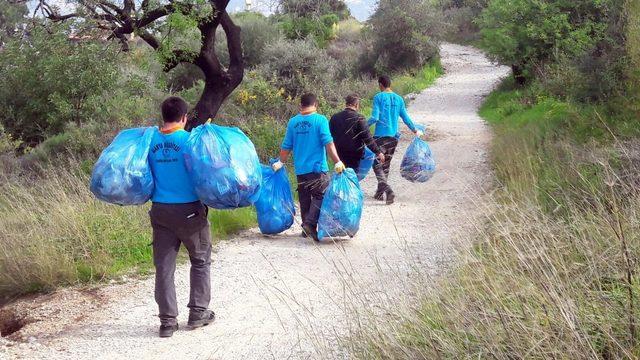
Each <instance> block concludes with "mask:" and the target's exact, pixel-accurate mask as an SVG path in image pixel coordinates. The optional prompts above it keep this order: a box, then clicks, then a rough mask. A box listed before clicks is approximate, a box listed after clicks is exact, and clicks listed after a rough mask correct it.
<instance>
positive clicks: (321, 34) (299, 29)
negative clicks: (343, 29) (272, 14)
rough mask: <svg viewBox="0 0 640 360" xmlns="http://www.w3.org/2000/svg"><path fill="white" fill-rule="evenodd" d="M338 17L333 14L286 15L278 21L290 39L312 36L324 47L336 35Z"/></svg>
mask: <svg viewBox="0 0 640 360" xmlns="http://www.w3.org/2000/svg"><path fill="white" fill-rule="evenodd" d="M339 20H340V18H339V17H338V16H337V15H335V14H327V15H322V16H320V17H296V16H288V17H284V19H283V20H282V21H281V22H280V26H281V27H282V30H283V31H284V35H285V36H286V37H287V39H290V40H304V39H307V38H310V37H311V38H313V39H314V40H315V41H316V43H317V44H318V46H320V47H325V46H326V45H327V43H328V42H329V41H331V40H333V39H335V37H336V32H337V25H338V21H339Z"/></svg>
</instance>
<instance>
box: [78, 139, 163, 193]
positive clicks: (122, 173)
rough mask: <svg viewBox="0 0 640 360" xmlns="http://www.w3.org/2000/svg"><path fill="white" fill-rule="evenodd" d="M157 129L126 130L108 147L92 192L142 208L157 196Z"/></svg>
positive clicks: (96, 169) (95, 172)
mask: <svg viewBox="0 0 640 360" xmlns="http://www.w3.org/2000/svg"><path fill="white" fill-rule="evenodd" d="M156 131H158V130H157V128H155V127H147V128H137V129H128V130H123V131H122V132H120V133H119V134H118V136H116V138H115V139H114V140H113V142H112V143H111V144H110V145H109V146H107V148H106V149H104V151H102V154H100V157H99V158H98V161H97V162H96V164H95V166H94V167H93V173H92V174H91V186H90V189H91V192H92V193H93V194H94V195H95V196H96V197H97V198H98V199H100V200H103V201H106V202H108V203H112V204H117V205H141V204H144V203H146V202H147V201H148V200H149V199H150V198H151V195H153V175H152V174H151V168H150V167H149V159H148V156H149V147H150V146H151V140H152V139H153V135H154V134H155V132H156Z"/></svg>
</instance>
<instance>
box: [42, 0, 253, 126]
mask: <svg viewBox="0 0 640 360" xmlns="http://www.w3.org/2000/svg"><path fill="white" fill-rule="evenodd" d="M48 1H49V0H39V3H38V5H37V7H36V11H39V12H41V13H42V14H43V15H44V16H45V17H46V18H48V19H49V20H52V21H54V22H61V21H74V25H75V26H77V27H78V28H79V29H80V28H90V29H92V30H94V31H95V30H99V31H102V32H104V33H105V34H107V35H108V38H109V39H114V40H117V41H118V42H119V43H120V45H121V47H122V50H123V51H128V50H129V47H130V43H131V42H132V41H135V40H137V39H138V38H139V39H142V41H144V42H145V43H146V44H148V45H149V46H151V47H152V48H153V49H154V50H155V51H156V52H157V54H158V55H159V57H160V59H161V61H162V63H163V66H164V70H165V71H170V70H172V69H173V68H175V67H176V66H177V65H178V64H181V63H190V64H193V65H196V66H197V67H199V68H200V69H201V70H202V73H203V74H204V77H205V81H204V83H205V85H204V89H203V91H202V93H201V95H200V99H199V100H198V102H197V104H196V106H195V108H194V111H193V114H192V116H191V117H190V119H189V122H188V124H187V128H188V129H190V128H192V127H194V126H196V125H198V124H201V123H203V122H205V121H206V120H207V119H209V118H213V117H214V116H215V115H216V114H217V112H218V110H219V109H220V106H221V105H222V103H223V102H224V100H225V99H226V98H227V97H228V96H229V95H230V94H231V93H232V92H233V90H234V89H235V88H236V87H237V86H238V85H239V84H240V83H241V82H242V78H243V76H244V62H243V57H242V43H241V38H240V27H238V26H237V25H236V24H235V23H234V22H233V20H232V19H231V16H229V14H228V13H227V11H226V7H227V5H228V4H229V0H141V1H139V2H138V1H136V0H74V3H73V4H74V5H75V10H74V11H71V12H67V13H62V12H61V11H60V10H59V9H58V8H57V7H56V6H55V5H54V4H51V3H49V2H48ZM218 27H222V30H223V31H224V34H225V35H226V42H227V49H228V53H229V63H228V66H224V65H223V64H222V63H221V61H220V60H219V57H218V54H217V53H216V46H215V44H216V35H217V29H218Z"/></svg>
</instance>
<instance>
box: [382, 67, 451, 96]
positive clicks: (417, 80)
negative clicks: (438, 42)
mask: <svg viewBox="0 0 640 360" xmlns="http://www.w3.org/2000/svg"><path fill="white" fill-rule="evenodd" d="M442 74H444V69H443V68H442V64H441V63H440V59H439V58H435V59H433V60H432V61H431V62H429V63H428V64H426V65H425V66H423V67H422V68H421V69H418V70H416V71H411V72H409V73H407V74H403V75H401V76H398V77H396V78H394V79H393V85H392V86H393V90H394V91H395V92H397V93H398V94H400V95H407V94H411V93H418V92H420V91H422V90H424V89H426V88H428V87H429V86H431V85H433V83H434V82H435V81H436V80H437V79H438V78H439V77H440V76H441V75H442Z"/></svg>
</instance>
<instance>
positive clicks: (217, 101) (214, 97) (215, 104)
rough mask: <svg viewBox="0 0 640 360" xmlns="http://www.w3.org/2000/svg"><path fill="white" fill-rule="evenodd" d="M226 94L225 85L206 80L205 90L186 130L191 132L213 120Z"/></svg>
mask: <svg viewBox="0 0 640 360" xmlns="http://www.w3.org/2000/svg"><path fill="white" fill-rule="evenodd" d="M225 93H226V91H225V89H224V85H223V84H221V83H219V82H216V81H214V80H211V79H206V80H205V85H204V90H203V91H202V94H201V95H200V99H199V100H198V103H197V104H196V106H195V108H194V109H193V113H192V114H191V116H190V117H189V121H188V122H187V126H186V130H187V131H191V129H193V128H195V127H196V126H198V125H200V124H203V123H205V122H206V121H207V120H209V119H213V118H214V117H215V116H216V114H217V113H218V110H220V106H222V103H223V102H224V100H225V99H226V96H225Z"/></svg>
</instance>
